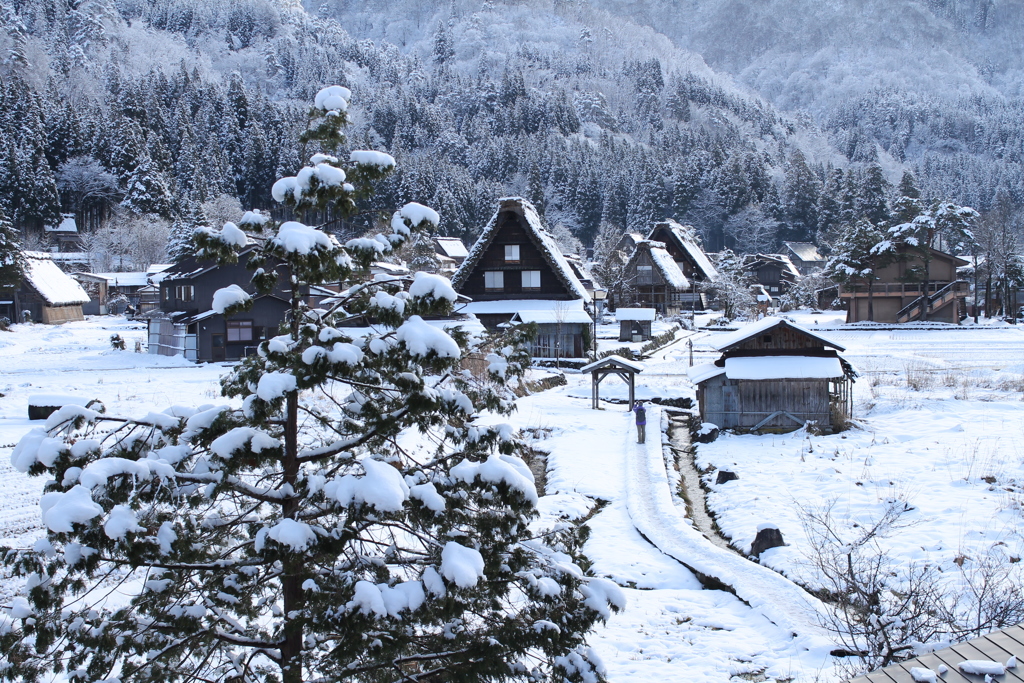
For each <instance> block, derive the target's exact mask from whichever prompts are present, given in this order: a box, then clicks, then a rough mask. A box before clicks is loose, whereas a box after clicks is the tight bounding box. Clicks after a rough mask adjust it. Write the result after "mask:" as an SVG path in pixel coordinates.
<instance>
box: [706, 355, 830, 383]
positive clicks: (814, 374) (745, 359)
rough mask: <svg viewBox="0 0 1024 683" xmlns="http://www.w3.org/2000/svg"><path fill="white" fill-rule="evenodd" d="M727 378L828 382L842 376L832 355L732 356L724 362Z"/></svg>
mask: <svg viewBox="0 0 1024 683" xmlns="http://www.w3.org/2000/svg"><path fill="white" fill-rule="evenodd" d="M725 376H726V377H728V378H729V379H830V378H833V377H842V376H843V364H842V363H841V362H840V361H839V358H838V357H836V356H832V357H822V356H734V357H731V358H726V359H725Z"/></svg>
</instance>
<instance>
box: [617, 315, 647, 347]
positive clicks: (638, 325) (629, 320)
mask: <svg viewBox="0 0 1024 683" xmlns="http://www.w3.org/2000/svg"><path fill="white" fill-rule="evenodd" d="M656 313H657V311H655V310H654V309H653V308H619V309H617V310H616V311H615V321H616V322H617V323H619V341H621V342H628V341H632V342H640V341H649V340H650V338H651V325H652V323H653V322H654V317H655V314H656Z"/></svg>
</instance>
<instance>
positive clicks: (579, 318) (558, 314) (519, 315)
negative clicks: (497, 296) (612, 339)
mask: <svg viewBox="0 0 1024 683" xmlns="http://www.w3.org/2000/svg"><path fill="white" fill-rule="evenodd" d="M512 320H514V321H517V322H523V323H537V324H555V323H586V324H588V325H589V324H590V323H592V322H594V320H593V319H592V318H591V317H590V316H589V315H588V314H587V312H586V311H584V310H582V309H580V310H575V309H571V308H566V309H564V310H561V311H559V310H556V309H547V310H543V309H542V310H536V309H530V308H527V309H524V310H522V311H516V313H515V315H513V316H512Z"/></svg>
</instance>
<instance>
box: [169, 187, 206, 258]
mask: <svg viewBox="0 0 1024 683" xmlns="http://www.w3.org/2000/svg"><path fill="white" fill-rule="evenodd" d="M201 227H205V228H209V227H210V220H209V219H208V218H207V217H206V213H204V212H203V208H202V207H201V206H199V205H198V204H196V203H195V202H188V203H186V204H185V208H184V209H183V210H182V212H181V213H180V214H178V216H177V218H175V219H174V223H172V224H171V235H170V238H168V240H167V256H168V257H169V258H170V259H171V260H172V261H174V262H175V263H176V262H178V261H179V260H181V259H183V258H185V257H186V256H190V255H191V254H193V253H194V252H195V245H194V244H193V242H192V235H193V234H194V233H195V231H196V228H201Z"/></svg>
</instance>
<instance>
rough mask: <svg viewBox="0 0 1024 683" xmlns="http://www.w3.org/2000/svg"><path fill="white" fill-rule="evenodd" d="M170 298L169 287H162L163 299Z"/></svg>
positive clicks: (167, 299) (168, 299)
mask: <svg viewBox="0 0 1024 683" xmlns="http://www.w3.org/2000/svg"><path fill="white" fill-rule="evenodd" d="M170 300H171V288H170V287H164V301H170Z"/></svg>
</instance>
